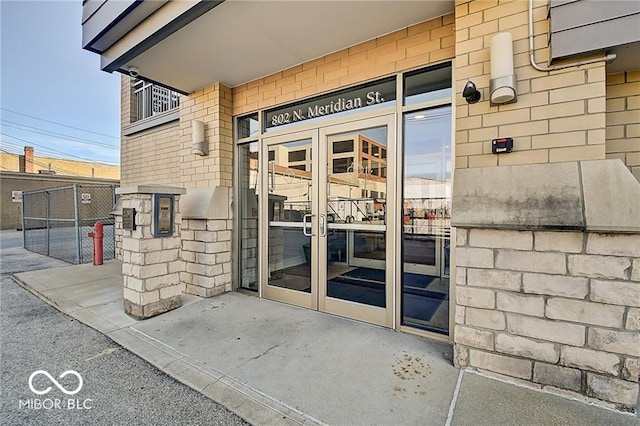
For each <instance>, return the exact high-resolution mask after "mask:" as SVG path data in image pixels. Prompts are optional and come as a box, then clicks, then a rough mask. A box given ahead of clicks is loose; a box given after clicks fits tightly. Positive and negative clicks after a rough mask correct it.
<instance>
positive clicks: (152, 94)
mask: <svg viewBox="0 0 640 426" xmlns="http://www.w3.org/2000/svg"><path fill="white" fill-rule="evenodd" d="M132 86H133V94H134V98H135V110H136V115H135V121H138V120H143V119H145V118H149V117H153V116H154V115H158V114H161V113H163V112H167V111H171V110H172V109H176V108H178V107H179V106H180V94H179V93H178V92H174V91H173V90H169V89H167V88H165V87H161V86H158V85H156V84H152V83H149V82H147V81H144V80H140V79H135V80H133V83H132Z"/></svg>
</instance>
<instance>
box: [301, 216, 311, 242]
mask: <svg viewBox="0 0 640 426" xmlns="http://www.w3.org/2000/svg"><path fill="white" fill-rule="evenodd" d="M312 217H313V215H312V214H305V215H304V216H302V233H303V234H304V236H305V237H312V236H313V231H309V232H307V230H309V229H311V227H310V226H309V219H311V218H312Z"/></svg>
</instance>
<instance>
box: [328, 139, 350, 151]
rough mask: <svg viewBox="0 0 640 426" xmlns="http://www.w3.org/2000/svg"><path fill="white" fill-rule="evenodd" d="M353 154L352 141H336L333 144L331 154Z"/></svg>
mask: <svg viewBox="0 0 640 426" xmlns="http://www.w3.org/2000/svg"><path fill="white" fill-rule="evenodd" d="M343 152H353V140H348V141H337V142H334V143H333V153H334V154H340V153H343Z"/></svg>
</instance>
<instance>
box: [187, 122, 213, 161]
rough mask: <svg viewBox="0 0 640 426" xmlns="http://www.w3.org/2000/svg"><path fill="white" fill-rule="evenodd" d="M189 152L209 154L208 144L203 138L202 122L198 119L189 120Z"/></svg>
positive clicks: (202, 154)
mask: <svg viewBox="0 0 640 426" xmlns="http://www.w3.org/2000/svg"><path fill="white" fill-rule="evenodd" d="M191 152H193V153H194V154H196V155H200V156H204V155H209V145H208V144H207V142H206V140H205V138H204V123H203V122H202V121H199V120H193V121H192V122H191Z"/></svg>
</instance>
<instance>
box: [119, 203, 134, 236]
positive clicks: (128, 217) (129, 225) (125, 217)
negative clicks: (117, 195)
mask: <svg viewBox="0 0 640 426" xmlns="http://www.w3.org/2000/svg"><path fill="white" fill-rule="evenodd" d="M122 229H128V230H130V231H135V230H136V209H133V208H126V207H125V208H123V209H122Z"/></svg>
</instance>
